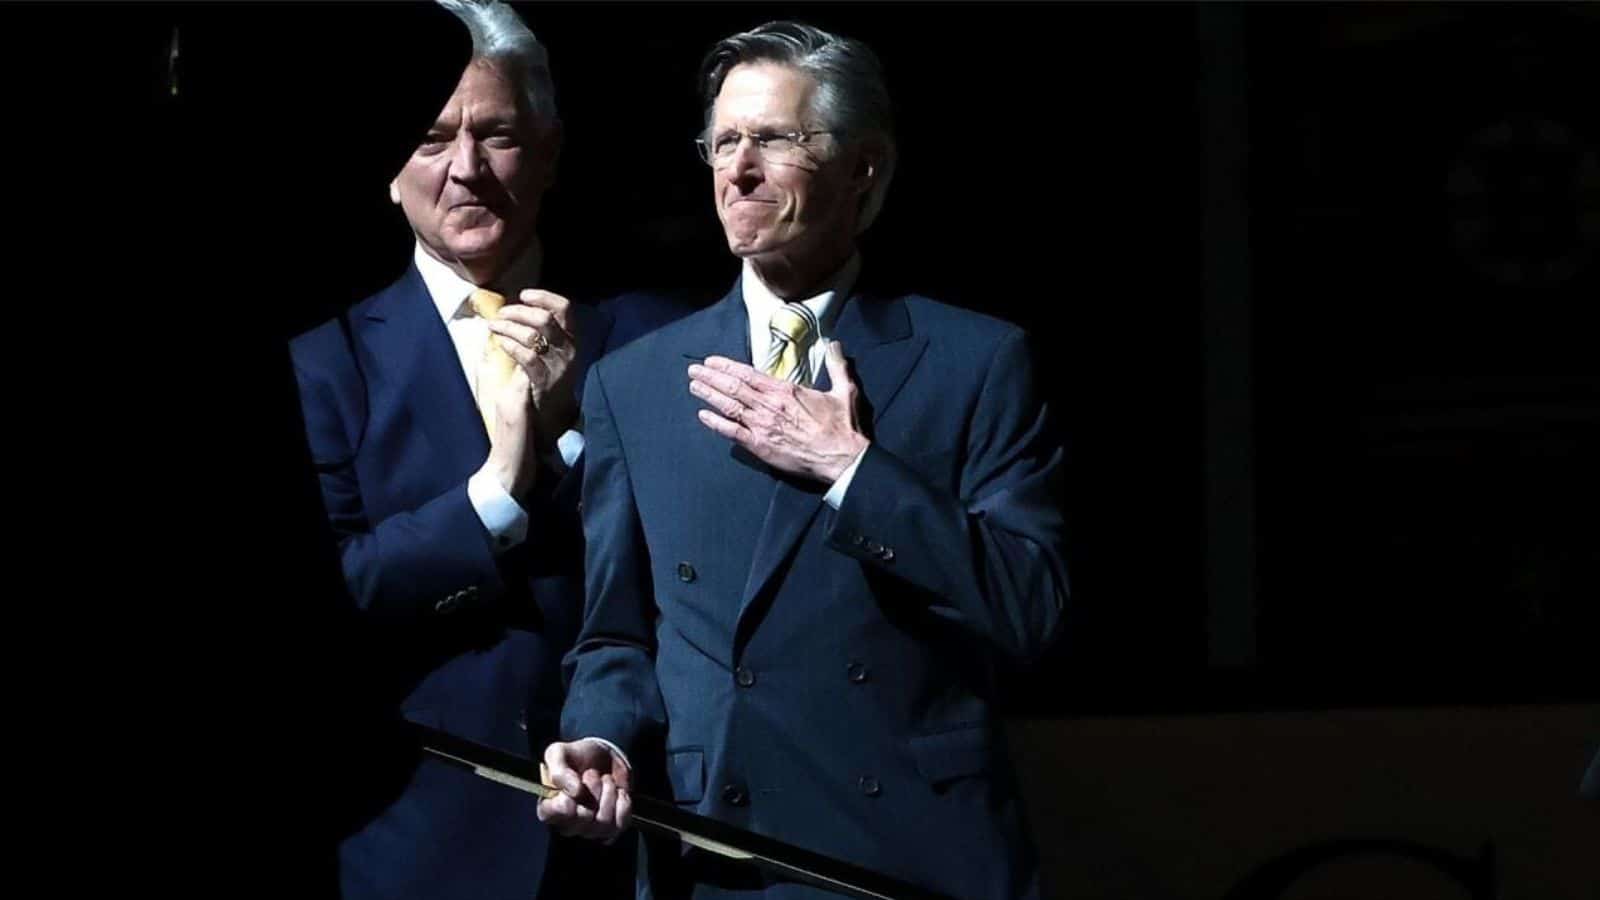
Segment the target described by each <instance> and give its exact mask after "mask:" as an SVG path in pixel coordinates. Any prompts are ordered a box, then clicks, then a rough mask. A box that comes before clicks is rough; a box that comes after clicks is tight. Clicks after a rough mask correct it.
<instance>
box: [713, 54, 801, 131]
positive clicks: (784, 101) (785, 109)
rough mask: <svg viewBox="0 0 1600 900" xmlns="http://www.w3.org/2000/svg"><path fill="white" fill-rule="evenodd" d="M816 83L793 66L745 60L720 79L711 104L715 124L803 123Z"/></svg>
mask: <svg viewBox="0 0 1600 900" xmlns="http://www.w3.org/2000/svg"><path fill="white" fill-rule="evenodd" d="M816 92H817V83H816V81H815V80H814V79H813V78H812V77H811V76H810V75H807V74H805V73H804V72H801V71H800V70H799V69H796V68H794V67H792V66H785V65H780V64H777V63H744V64H742V65H738V66H734V67H733V69H732V70H730V71H729V72H728V76H727V77H726V78H724V79H723V81H722V90H720V91H718V92H717V100H716V103H714V104H713V105H712V109H711V119H712V123H713V125H715V126H719V127H727V126H732V125H745V126H758V125H761V126H786V127H795V126H799V125H803V124H806V120H807V119H808V118H809V117H810V113H811V101H812V98H813V97H814V96H815V94H816Z"/></svg>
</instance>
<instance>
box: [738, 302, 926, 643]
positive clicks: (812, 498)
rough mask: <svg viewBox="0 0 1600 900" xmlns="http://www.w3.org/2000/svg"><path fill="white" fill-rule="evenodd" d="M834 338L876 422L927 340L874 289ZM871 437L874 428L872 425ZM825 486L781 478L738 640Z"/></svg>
mask: <svg viewBox="0 0 1600 900" xmlns="http://www.w3.org/2000/svg"><path fill="white" fill-rule="evenodd" d="M833 334H834V337H835V338H836V339H838V340H839V341H841V342H842V343H843V344H844V350H845V356H846V358H847V360H849V362H850V363H851V370H852V374H853V375H854V376H855V378H856V383H857V385H858V386H859V387H860V389H861V396H862V399H863V402H864V403H865V405H866V407H867V410H870V412H869V413H868V414H869V417H870V419H871V420H872V421H873V422H876V421H877V420H878V418H880V417H881V416H882V415H883V413H884V411H885V410H887V409H888V408H889V405H890V404H891V403H892V402H893V401H894V398H895V396H896V395H897V394H899V392H900V388H901V386H902V385H904V384H905V382H906V379H907V377H909V376H910V374H911V370H912V368H913V367H915V366H916V363H917V360H918V359H920V358H921V357H922V351H923V350H924V349H925V348H926V346H927V343H928V342H927V339H926V338H923V337H920V336H917V335H914V334H913V333H912V329H911V316H910V313H908V312H907V310H906V308H905V301H904V300H903V299H900V298H894V299H888V300H885V299H880V298H877V297H874V296H872V295H870V294H862V295H858V296H852V297H850V298H849V299H848V301H847V302H846V303H845V306H844V307H843V308H842V309H841V310H840V311H839V318H838V320H837V322H836V323H835V326H834V330H833ZM829 384H830V382H829V379H828V377H827V374H826V370H825V369H824V370H823V372H821V373H819V378H818V379H817V382H816V386H817V388H818V389H819V390H828V389H829ZM869 436H870V430H869ZM826 492H827V487H826V486H824V485H820V484H817V483H816V482H812V481H801V480H800V479H790V478H786V477H779V478H778V483H777V486H776V487H775V488H774V489H773V494H772V501H771V503H770V504H769V506H768V508H767V518H766V521H765V522H764V523H763V525H762V529H761V536H760V538H758V539H757V541H756V550H755V556H754V559H753V560H752V562H751V566H750V574H749V576H748V578H747V579H746V580H745V588H744V595H743V597H742V598H741V599H740V612H739V624H738V627H737V628H736V630H735V640H736V641H738V640H739V639H740V637H741V636H742V635H743V634H745V633H746V632H747V630H748V627H753V624H754V620H755V618H756V615H757V613H758V612H759V609H760V608H761V607H760V606H758V605H756V604H755V600H756V599H757V598H758V597H760V596H762V595H763V590H764V589H765V588H766V586H767V584H768V582H769V581H771V580H772V577H773V575H774V574H776V573H777V572H778V571H779V570H780V569H781V568H782V566H783V563H784V561H785V560H786V559H787V558H788V557H789V556H790V555H791V554H792V553H793V552H794V550H795V546H796V545H797V544H798V543H799V541H800V538H801V536H802V535H804V534H805V533H806V530H807V529H808V528H809V527H810V526H811V523H812V521H813V520H814V519H815V518H816V515H817V512H818V511H819V510H820V509H821V508H822V505H823V503H822V495H823V494H824V493H826Z"/></svg>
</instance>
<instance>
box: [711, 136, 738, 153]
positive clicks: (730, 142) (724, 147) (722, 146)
mask: <svg viewBox="0 0 1600 900" xmlns="http://www.w3.org/2000/svg"><path fill="white" fill-rule="evenodd" d="M711 146H712V147H713V148H715V149H716V151H717V152H718V153H729V152H731V151H732V150H733V148H735V147H737V146H739V136H738V135H737V134H723V135H718V136H717V139H716V141H715V142H714V143H713V144H712V145H711Z"/></svg>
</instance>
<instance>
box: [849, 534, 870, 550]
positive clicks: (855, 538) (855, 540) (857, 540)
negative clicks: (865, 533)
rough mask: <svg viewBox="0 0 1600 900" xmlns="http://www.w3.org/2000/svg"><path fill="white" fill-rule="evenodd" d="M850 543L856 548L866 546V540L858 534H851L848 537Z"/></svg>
mask: <svg viewBox="0 0 1600 900" xmlns="http://www.w3.org/2000/svg"><path fill="white" fill-rule="evenodd" d="M850 543H852V544H855V545H856V546H857V547H865V546H867V539H866V538H864V537H862V536H861V535H859V534H853V535H851V536H850Z"/></svg>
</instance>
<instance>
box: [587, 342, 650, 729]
mask: <svg viewBox="0 0 1600 900" xmlns="http://www.w3.org/2000/svg"><path fill="white" fill-rule="evenodd" d="M602 368H603V367H601V366H596V367H595V368H594V369H592V370H591V371H590V373H589V378H588V382H587V386H586V387H585V388H584V393H583V427H584V438H585V440H586V442H587V443H586V444H585V447H584V460H585V462H584V467H585V468H584V478H583V509H584V515H583V521H584V538H585V542H586V543H585V554H586V557H587V558H586V561H585V566H584V575H585V577H584V590H585V602H584V615H583V627H582V629H581V631H580V632H579V638H578V643H577V645H576V646H574V647H573V649H572V651H571V652H570V653H568V654H567V657H566V659H565V661H564V667H565V675H566V680H567V682H568V688H567V702H566V705H565V706H564V707H563V708H562V712H561V733H562V736H563V737H565V738H567V739H569V740H571V739H576V738H582V737H599V738H605V739H606V740H608V741H610V742H611V743H613V744H615V745H616V746H618V747H620V748H621V749H622V750H623V752H625V753H628V754H630V755H632V754H633V753H634V752H635V751H636V749H637V748H638V747H639V746H640V743H641V739H649V738H655V737H657V736H659V735H660V734H661V733H662V732H663V731H664V730H665V725H666V718H667V716H666V709H665V706H664V704H663V702H662V699H661V692H660V689H659V688H658V687H657V685H656V675H655V661H654V660H655V635H654V630H653V623H654V621H655V599H654V591H653V586H652V582H651V577H650V566H649V557H648V553H647V550H646V548H645V543H644V534H643V532H642V530H641V528H640V525H639V514H638V509H637V507H636V506H635V505H634V500H633V483H632V479H631V476H630V475H629V472H628V461H627V459H626V458H625V457H624V455H623V452H622V444H621V441H620V440H619V438H618V435H617V431H616V427H615V423H614V421H613V419H612V416H611V409H610V402H609V400H608V399H607V397H606V387H605V384H604V382H603V380H602V378H601V370H602Z"/></svg>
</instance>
